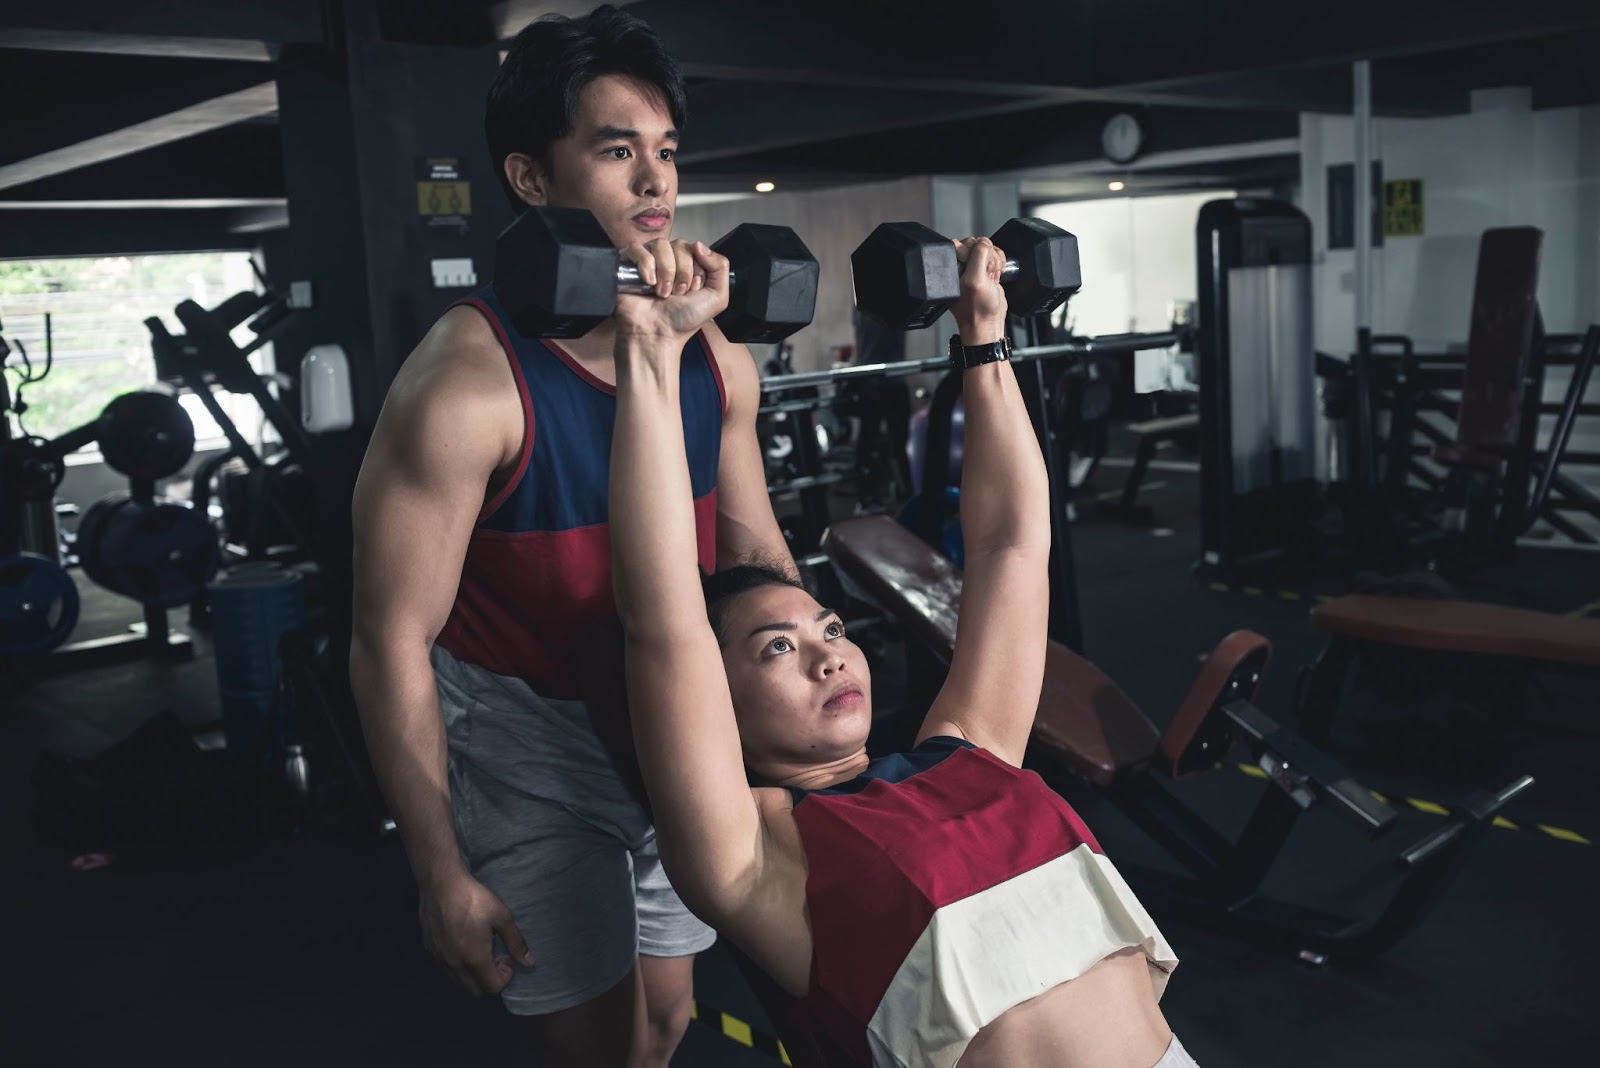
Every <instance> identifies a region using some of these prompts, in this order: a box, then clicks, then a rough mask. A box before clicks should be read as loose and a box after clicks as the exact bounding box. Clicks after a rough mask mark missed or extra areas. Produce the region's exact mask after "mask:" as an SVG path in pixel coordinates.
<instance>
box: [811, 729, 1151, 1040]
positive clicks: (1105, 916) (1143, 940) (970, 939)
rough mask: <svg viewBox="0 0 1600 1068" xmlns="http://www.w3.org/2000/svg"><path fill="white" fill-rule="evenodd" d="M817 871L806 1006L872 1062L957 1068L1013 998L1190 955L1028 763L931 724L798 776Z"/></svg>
mask: <svg viewBox="0 0 1600 1068" xmlns="http://www.w3.org/2000/svg"><path fill="white" fill-rule="evenodd" d="M791 793H792V794H793V795H794V797H795V806H794V819H795V823H796V825H797V826H798V828H799V831H800V837H801V841H802V843H803V844H804V847H805V853H806V862H807V865H808V868H809V871H808V875H807V878H806V907H807V911H808V915H809V917H810V923H811V937H812V947H813V948H812V959H811V981H810V989H809V991H808V992H807V995H806V997H805V998H804V999H803V1000H802V1001H801V1002H800V1004H799V1006H798V1010H799V1020H798V1021H797V1022H800V1023H802V1024H804V1025H808V1026H811V1027H814V1028H817V1029H820V1030H821V1031H823V1032H825V1033H826V1034H827V1035H828V1036H829V1037H830V1038H831V1039H833V1041H834V1042H835V1043H837V1044H838V1045H839V1046H840V1047H841V1048H842V1049H843V1050H845V1051H846V1052H848V1053H850V1054H851V1055H852V1056H853V1057H854V1058H855V1059H856V1060H858V1061H859V1062H860V1063H862V1064H872V1065H875V1066H876V1068H890V1066H893V1068H949V1066H950V1065H953V1064H954V1063H955V1062H956V1061H957V1060H958V1059H959V1058H960V1056H961V1054H962V1052H963V1051H964V1050H965V1049H966V1047H967V1044H968V1043H969V1042H971V1040H972V1037H973V1036H974V1035H976V1034H977V1033H978V1031H979V1029H981V1028H982V1027H984V1026H985V1025H986V1024H988V1023H990V1022H992V1021H993V1020H995V1019H997V1018H998V1017H999V1016H1000V1015H1001V1014H1002V1013H1004V1012H1005V1011H1006V1010H1007V1009H1010V1008H1012V1007H1013V1006H1015V1005H1019V1004H1021V1003H1022V1002H1024V1001H1027V1000H1028V999H1029V998H1033V997H1037V996H1038V995H1040V994H1043V993H1044V992H1046V991H1048V990H1051V989H1053V988H1055V987H1057V986H1059V985H1060V984H1062V983H1065V982H1067V981H1069V980H1071V979H1075V978H1077V977H1078V976H1080V975H1082V974H1083V973H1084V972H1086V971H1088V970H1089V969H1090V968H1092V967H1093V966H1094V965H1095V964H1097V963H1098V962H1100V961H1101V960H1104V959H1105V958H1106V957H1107V956H1109V955H1110V954H1112V953H1115V952H1117V951H1118V950H1120V949H1125V948H1128V947H1138V948H1139V949H1141V950H1142V951H1143V952H1144V954H1145V957H1146V960H1147V962H1148V963H1149V965H1150V974H1151V981H1152V984H1153V985H1154V987H1155V991H1156V993H1157V995H1158V996H1159V994H1160V993H1161V991H1162V990H1163V989H1164V987H1165V984H1166V977H1167V974H1168V973H1169V972H1171V971H1172V969H1173V968H1175V967H1176V966H1177V963H1178V961H1177V957H1176V956H1174V955H1173V952H1172V949H1171V947H1170V946H1168V945H1167V942H1166V940H1165V939H1164V938H1162V936H1161V932H1160V931H1159V930H1157V928H1156V925H1155V922H1154V921H1153V920H1151V918H1150V916H1149V914H1148V913H1146V912H1145V910H1144V908H1143V907H1142V906H1141V905H1140V904H1139V901H1138V899H1137V898H1136V897H1135V896H1134V894H1133V891H1132V890H1130V889H1129V888H1128V885H1127V884H1126V883H1125V882H1124V881H1123V879H1122V876H1121V875H1120V874H1119V873H1118V872H1117V870H1116V869H1115V868H1114V867H1112V865H1111V862H1110V861H1109V860H1107V859H1106V857H1105V855H1104V854H1103V852H1102V851H1101V849H1100V845H1099V843H1098V842H1096V841H1095V838H1094V835H1092V834H1090V833H1089V829H1088V828H1087V827H1086V826H1084V823H1083V821H1082V820H1081V819H1079V818H1078V814H1077V813H1076V812H1074V811H1073V810H1072V807H1071V806H1070V805H1068V804H1067V802H1066V801H1065V800H1063V799H1062V798H1061V797H1060V795H1058V794H1057V793H1055V791H1053V790H1051V789H1050V788H1049V787H1048V786H1047V785H1045V783H1044V781H1043V780H1042V779H1040V778H1039V776H1038V775H1037V774H1035V773H1033V772H1031V771H1023V770H1021V769H1019V768H1015V767H1012V766H1011V765H1009V764H1007V763H1005V762H1004V761H1002V760H1000V759H999V758H997V757H995V756H994V755H993V754H991V753H989V752H987V751H986V750H983V749H980V748H977V747H975V746H973V745H972V743H970V742H968V741H965V740H963V739H959V738H929V739H927V740H926V741H924V742H923V743H922V744H921V745H920V746H918V747H917V748H916V749H915V750H913V751H912V752H910V753H902V754H897V755H895V756H890V757H884V758H881V759H878V760H875V761H873V762H872V764H871V765H870V766H869V767H868V769H867V770H866V771H865V772H863V773H862V774H861V775H860V776H858V777H856V778H855V779H852V780H851V781H850V782H847V783H842V784H840V785H838V786H833V787H829V788H827V789H825V790H817V791H803V790H796V789H791Z"/></svg>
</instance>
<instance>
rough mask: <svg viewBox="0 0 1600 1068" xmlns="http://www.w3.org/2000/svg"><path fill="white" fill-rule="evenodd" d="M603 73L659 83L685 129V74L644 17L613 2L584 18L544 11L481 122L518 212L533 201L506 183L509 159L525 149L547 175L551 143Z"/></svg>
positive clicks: (515, 43) (510, 55)
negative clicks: (617, 6) (529, 201)
mask: <svg viewBox="0 0 1600 1068" xmlns="http://www.w3.org/2000/svg"><path fill="white" fill-rule="evenodd" d="M605 74H624V75H627V76H629V77H632V78H637V79H639V80H640V81H642V82H645V83H647V84H649V85H653V86H655V87H656V89H658V90H659V91H660V93H661V100H662V103H664V104H665V105H666V108H667V113H668V114H669V115H671V116H672V125H673V126H674V127H676V128H677V129H679V130H682V129H683V124H684V116H685V113H686V112H687V110H688V97H687V94H686V93H685V91H684V85H683V75H682V74H681V73H679V71H678V65H677V63H675V62H673V59H672V57H671V56H669V55H667V51H666V48H665V47H664V46H663V45H662V43H661V38H660V37H658V36H656V32H655V31H654V30H652V29H651V28H650V26H649V25H648V24H647V23H646V22H645V21H644V20H643V19H640V18H637V17H635V16H633V15H629V14H626V13H625V12H622V11H618V10H617V9H616V8H614V7H612V6H611V5H610V4H607V5H605V6H604V7H598V8H595V9H594V10H593V11H591V12H590V13H589V14H587V15H584V16H582V17H581V18H566V17H564V16H561V15H546V16H545V17H543V18H541V19H538V20H536V21H534V22H531V23H529V24H528V25H527V26H524V27H523V28H522V32H521V33H519V34H517V36H516V38H515V39H513V40H512V42H511V48H510V49H509V50H508V51H507V52H506V58H505V62H504V63H501V64H500V71H499V73H498V74H496V75H495V79H494V83H493V84H492V85H490V86H489V100H488V104H487V106H486V108H485V111H484V119H483V128H484V133H485V134H486V135H487V136H488V139H489V154H490V155H491V156H492V157H493V158H494V173H495V176H496V177H497V178H498V179H499V180H500V186H501V188H502V189H504V190H505V193H506V196H507V197H509V198H510V199H511V205H512V207H514V208H516V209H517V211H518V212H520V211H522V209H523V208H525V207H526V206H527V205H526V204H524V203H523V201H522V198H521V197H518V196H517V195H516V194H515V193H514V192H513V191H512V189H511V186H510V184H509V183H508V182H507V181H506V176H505V161H506V157H507V156H509V155H511V154H512V153H513V152H520V153H523V154H524V155H526V156H528V157H530V158H532V159H536V160H538V161H539V162H540V164H541V165H542V166H543V167H544V170H545V173H546V174H549V173H550V167H551V158H552V153H551V146H552V145H554V144H555V142H557V141H559V140H560V139H561V138H563V137H565V136H566V135H567V134H568V133H570V132H571V131H572V120H573V116H574V115H575V114H576V113H577V110H578V97H579V96H580V95H581V94H582V93H583V90H584V87H585V86H587V85H588V84H589V83H590V82H592V81H594V79H596V78H598V77H600V76H601V75H605Z"/></svg>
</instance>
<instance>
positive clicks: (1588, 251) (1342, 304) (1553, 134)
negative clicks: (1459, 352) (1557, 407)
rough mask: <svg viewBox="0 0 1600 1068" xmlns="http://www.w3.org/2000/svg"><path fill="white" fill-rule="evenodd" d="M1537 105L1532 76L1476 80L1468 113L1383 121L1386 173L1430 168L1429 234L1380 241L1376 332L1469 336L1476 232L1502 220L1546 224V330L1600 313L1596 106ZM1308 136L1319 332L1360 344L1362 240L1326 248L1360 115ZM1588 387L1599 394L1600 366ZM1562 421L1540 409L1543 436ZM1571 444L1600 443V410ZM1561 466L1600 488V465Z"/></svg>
mask: <svg viewBox="0 0 1600 1068" xmlns="http://www.w3.org/2000/svg"><path fill="white" fill-rule="evenodd" d="M1529 104H1530V94H1529V93H1528V91H1527V90H1525V89H1495V90H1487V91H1479V92H1475V93H1474V94H1473V110H1472V112H1471V113H1470V114H1466V115H1457V116H1451V117H1448V118H1436V119H1376V120H1374V122H1373V155H1374V157H1375V158H1377V159H1379V160H1381V161H1382V164H1383V177H1384V180H1385V181H1392V180H1396V179H1403V178H1420V179H1421V180H1422V202H1423V234H1422V236H1421V237H1385V238H1384V244H1383V246H1382V247H1381V248H1376V249H1373V251H1372V327H1373V331H1374V332H1375V333H1380V334H1405V335H1408V336H1410V337H1411V338H1412V339H1413V340H1414V341H1416V343H1417V345H1418V348H1420V349H1422V350H1424V351H1427V350H1430V349H1431V350H1433V351H1440V350H1443V349H1445V348H1447V347H1455V348H1460V347H1464V346H1465V344H1466V340H1467V332H1468V328H1469V318H1470V314H1471V306H1472V288H1473V282H1474V278H1475V273H1476V270H1477V256H1478V241H1479V238H1480V237H1481V235H1482V233H1483V231H1484V230H1486V229H1489V228H1491V227H1497V226H1537V227H1539V228H1540V229H1541V230H1543V231H1544V238H1543V242H1542V245H1541V250H1540V258H1539V307H1540V311H1541V313H1542V314H1543V316H1544V323H1545V329H1546V330H1547V331H1549V332H1550V333H1558V334H1576V333H1582V332H1583V331H1584V329H1585V328H1587V326H1588V325H1589V324H1590V323H1594V322H1600V106H1589V107H1582V108H1576V107H1574V108H1551V109H1547V110H1542V111H1534V110H1531V108H1530V106H1529ZM1300 140H1301V200H1302V203H1301V208H1302V210H1304V211H1305V212H1306V214H1307V215H1309V216H1310V218H1311V226H1312V233H1313V250H1314V262H1315V266H1314V267H1313V270H1312V278H1313V282H1312V285H1313V300H1314V308H1315V317H1316V328H1315V329H1316V332H1315V338H1316V344H1317V347H1318V348H1319V349H1321V350H1322V351H1325V352H1329V353H1333V354H1335V355H1339V356H1343V355H1346V354H1348V353H1349V352H1350V351H1351V349H1352V348H1354V346H1355V287H1354V264H1355V253H1354V250H1352V249H1335V250H1330V249H1329V248H1328V247H1327V240H1328V234H1327V219H1328V214H1327V167H1328V165H1329V164H1333V163H1348V162H1351V161H1352V160H1353V159H1354V156H1355V152H1354V134H1353V125H1352V122H1351V119H1350V118H1349V116H1340V115H1302V116H1301V117H1300ZM1568 380H1569V374H1568V372H1567V371H1566V370H1565V369H1564V368H1553V369H1552V370H1551V371H1550V374H1549V376H1548V381H1547V384H1546V390H1545V397H1544V399H1545V400H1546V401H1551V402H1554V401H1559V400H1560V399H1561V398H1562V395H1563V393H1564V392H1565V390H1566V388H1567V382H1568ZM1587 397H1588V400H1589V402H1590V403H1594V402H1595V400H1596V398H1600V377H1597V378H1596V379H1595V380H1592V381H1591V382H1590V384H1589V390H1588V394H1587ZM1553 423H1554V417H1552V416H1546V417H1545V418H1544V419H1543V420H1542V421H1541V425H1540V428H1539V433H1540V437H1539V442H1540V444H1541V446H1542V444H1543V442H1544V441H1546V440H1548V435H1549V433H1550V430H1551V427H1552V425H1553ZM1568 448H1569V449H1570V450H1574V451H1600V428H1597V427H1596V426H1595V420H1593V419H1584V420H1580V422H1579V423H1578V424H1577V426H1576V427H1575V428H1574V432H1573V435H1572V440H1571V443H1570V444H1569V446H1568ZM1565 473H1567V474H1569V475H1571V476H1572V477H1573V478H1574V479H1576V480H1577V481H1579V482H1581V483H1583V484H1585V485H1586V486H1588V487H1589V488H1590V489H1591V490H1596V491H1600V469H1596V468H1592V467H1589V468H1582V467H1575V468H1570V469H1567V470H1566V471H1565ZM1579 522H1580V525H1584V526H1587V527H1589V528H1591V529H1595V530H1600V527H1597V526H1596V524H1594V523H1592V522H1589V521H1579Z"/></svg>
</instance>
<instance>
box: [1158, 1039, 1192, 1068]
mask: <svg viewBox="0 0 1600 1068" xmlns="http://www.w3.org/2000/svg"><path fill="white" fill-rule="evenodd" d="M1152 1068H1200V1066H1199V1065H1198V1064H1196V1063H1195V1062H1194V1058H1193V1057H1191V1056H1189V1051H1188V1050H1186V1049H1184V1048H1183V1043H1182V1042H1179V1041H1178V1036H1177V1035H1173V1036H1172V1044H1171V1045H1169V1046H1168V1047H1167V1052H1165V1053H1163V1054H1162V1055H1161V1059H1160V1060H1159V1061H1156V1063H1155V1064H1154V1065H1152Z"/></svg>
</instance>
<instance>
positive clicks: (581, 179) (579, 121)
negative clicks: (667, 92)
mask: <svg viewBox="0 0 1600 1068" xmlns="http://www.w3.org/2000/svg"><path fill="white" fill-rule="evenodd" d="M677 152H678V131H677V130H676V129H675V128H674V127H673V125H672V116H671V115H670V114H668V113H667V108H666V102H665V101H664V100H663V99H662V96H661V94H660V93H659V92H658V91H657V90H656V89H655V87H654V86H652V85H649V84H648V83H646V82H641V81H639V80H637V79H635V78H629V77H625V76H623V75H619V74H606V75H602V76H600V77H598V78H596V79H594V81H592V82H590V83H589V84H588V85H587V86H585V87H584V90H583V92H582V94H581V95H580V96H579V98H578V109H577V114H576V115H575V116H574V117H573V124H572V130H571V132H570V133H568V134H567V136H565V137H563V138H562V139H561V140H559V141H557V142H556V143H555V144H554V145H553V146H551V156H552V162H553V165H554V174H553V175H551V176H548V177H547V180H546V182H545V189H546V191H547V196H546V203H548V204H550V205H552V206H554V207H562V208H587V209H588V210H589V211H591V212H593V213H594V216H595V218H596V219H599V220H600V225H601V226H603V227H605V231H606V233H607V234H609V235H610V237H611V241H612V243H613V244H615V245H616V246H617V247H618V248H621V247H623V246H624V245H629V244H633V243H634V242H645V241H650V240H653V239H655V238H658V237H667V238H670V237H671V236H672V215H673V208H674V207H675V205H676V204H677V200H678V170H677V164H676V163H674V162H673V158H674V157H675V156H676V155H677Z"/></svg>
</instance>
